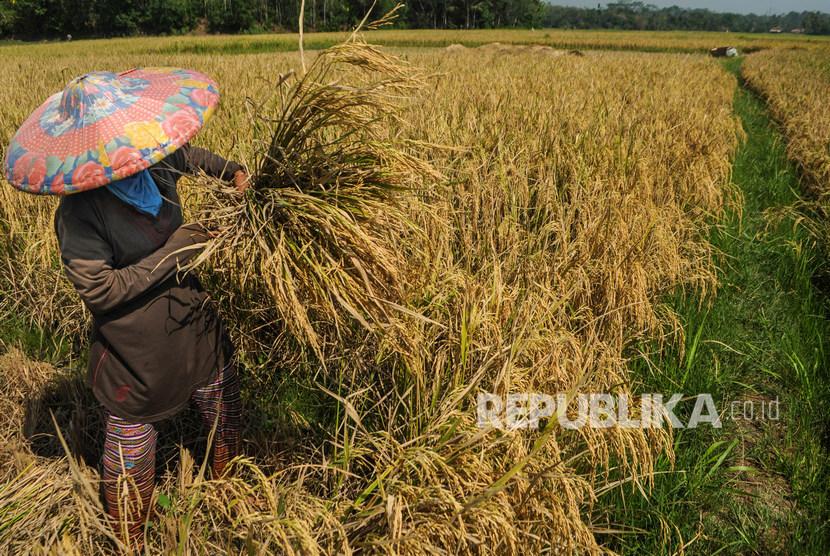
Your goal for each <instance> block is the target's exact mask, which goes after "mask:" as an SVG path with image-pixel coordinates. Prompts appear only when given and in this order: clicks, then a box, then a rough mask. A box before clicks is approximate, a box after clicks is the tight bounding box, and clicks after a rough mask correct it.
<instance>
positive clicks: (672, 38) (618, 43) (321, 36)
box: [3, 29, 830, 57]
mask: <svg viewBox="0 0 830 556" xmlns="http://www.w3.org/2000/svg"><path fill="white" fill-rule="evenodd" d="M366 35H367V38H368V40H370V41H371V42H375V43H377V44H383V45H387V46H419V47H443V46H448V45H450V44H454V43H459V44H463V45H465V46H480V45H482V44H487V43H491V42H503V43H515V44H541V45H547V46H551V47H554V48H568V49H589V50H590V49H602V50H640V51H670V52H705V51H707V50H709V49H710V48H713V47H715V46H727V45H728V46H736V47H737V48H739V49H740V50H742V51H754V50H761V49H768V48H811V47H815V46H821V45H830V37H818V36H805V35H792V34H781V35H778V34H749V33H712V32H699V31H694V32H690V31H603V30H590V31H577V30H562V29H539V30H532V31H531V30H504V29H496V30H470V31H463V30H428V31H425V30H387V31H374V32H369V33H366ZM345 36H346V35H345V34H344V33H309V34H307V35H306V47H307V48H309V49H317V48H326V47H328V46H331V45H333V44H335V43H337V42H339V41H341V40H342V39H343V38H344V37H345ZM297 39H298V37H297V35H296V34H267V35H207V36H184V37H142V38H127V39H109V40H104V39H101V40H79V41H73V42H71V43H68V44H67V43H54V42H48V43H41V44H38V45H34V44H30V43H26V44H23V43H17V44H13V45H9V46H6V47H4V49H3V54H4V55H23V56H28V55H32V54H37V53H42V54H45V55H49V56H59V57H64V56H74V55H78V54H81V53H87V52H94V51H95V50H96V49H102V48H106V51H107V52H108V53H111V54H126V53H130V54H150V53H156V54H173V53H180V54H210V53H224V54H235V53H256V52H269V51H288V50H295V49H296V48H297Z"/></svg>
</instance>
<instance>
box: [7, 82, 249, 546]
mask: <svg viewBox="0 0 830 556" xmlns="http://www.w3.org/2000/svg"><path fill="white" fill-rule="evenodd" d="M218 99H219V95H218V91H217V87H216V84H215V83H214V82H213V81H212V80H211V79H210V78H208V77H206V76H204V75H202V74H199V73H197V72H193V71H188V70H182V69H175V68H145V69H136V70H131V71H127V72H124V73H120V74H114V73H109V72H95V73H89V74H86V75H84V76H81V77H78V78H76V79H74V80H73V81H71V82H70V83H69V84H68V85H67V87H66V89H64V91H63V92H61V93H57V94H55V95H53V96H52V97H50V98H49V99H48V100H47V101H46V102H45V103H44V104H43V105H42V106H41V107H40V108H38V109H37V110H36V111H35V112H34V113H33V114H32V115H31V116H30V117H29V119H28V120H27V121H26V122H25V123H24V124H23V126H22V127H21V128H20V129H19V130H18V132H17V133H16V134H15V136H14V137H13V139H12V141H11V145H10V146H9V149H8V151H7V154H6V176H7V178H8V180H9V181H10V182H11V183H12V185H14V186H15V187H17V188H19V189H21V190H23V191H27V192H29V193H38V194H55V195H63V197H61V201H60V205H59V207H58V210H57V213H56V215H55V231H56V232H57V236H58V243H59V246H60V252H61V259H62V261H63V265H64V270H65V272H66V276H67V277H68V278H69V280H70V281H71V282H72V284H73V285H74V286H75V288H76V289H77V291H78V293H79V294H80V296H81V299H82V300H83V302H84V303H85V304H86V306H87V307H88V308H89V310H90V312H91V313H92V316H93V323H94V325H93V334H92V341H91V348H90V358H89V379H88V380H89V383H90V385H91V387H92V391H93V392H94V394H95V396H96V398H97V399H98V400H99V401H100V403H101V404H102V405H103V406H104V409H105V413H106V432H105V435H106V437H105V442H104V455H103V473H102V474H103V483H104V489H103V490H104V501H105V505H106V508H107V512H108V513H109V514H110V515H111V516H112V517H113V518H114V519H115V520H116V521H117V522H118V523H121V524H122V526H125V529H126V530H124V531H122V534H123V533H126V535H125V536H126V538H125V541H126V542H128V543H131V544H132V543H134V542H137V541H138V537H139V536H140V534H141V530H142V526H143V523H144V522H145V520H146V518H147V516H148V512H149V509H150V502H151V495H152V491H153V481H154V476H155V448H156V430H155V428H154V427H153V423H155V422H157V421H160V420H162V419H165V418H167V417H170V416H172V415H174V414H175V413H177V412H178V411H179V410H181V409H182V408H184V407H185V405H187V404H188V403H189V402H190V401H193V402H195V404H196V406H197V407H198V409H199V411H200V412H201V415H202V418H203V421H204V424H205V425H206V426H208V427H214V426H215V427H216V432H215V435H214V441H215V443H214V446H213V455H212V457H213V461H212V471H213V473H214V474H215V475H217V476H218V475H221V474H222V472H223V470H224V468H225V466H226V465H227V463H228V462H229V461H230V459H232V458H233V457H234V456H235V455H236V454H237V452H238V451H239V442H240V440H239V417H240V416H239V412H240V400H239V383H238V379H237V374H236V370H235V368H234V366H233V363H232V353H231V348H230V345H229V342H228V340H227V338H226V335H225V332H224V330H223V327H222V324H221V322H220V320H219V318H218V317H217V314H216V312H215V310H214V309H213V307H212V305H211V304H210V301H209V299H208V296H207V294H206V293H205V291H204V290H203V289H202V286H201V285H200V283H199V281H198V279H197V278H196V277H195V276H193V275H192V274H182V273H180V272H179V267H180V266H181V265H183V264H185V263H187V262H188V261H189V260H190V259H191V258H192V257H193V256H194V254H195V253H196V252H197V251H198V246H199V244H201V243H203V242H204V241H206V239H207V235H206V232H205V231H204V229H203V228H202V227H201V226H199V225H194V224H190V225H182V210H181V206H180V203H179V195H178V192H177V190H176V184H177V182H178V179H179V177H181V176H182V175H185V174H191V175H192V174H196V173H198V172H205V173H206V174H208V175H210V176H214V177H217V178H220V179H224V180H227V181H233V182H234V184H235V185H236V186H237V188H238V189H239V190H240V191H241V190H243V189H244V188H245V187H246V185H247V174H246V173H245V171H244V170H243V169H242V167H241V166H240V165H239V164H236V163H234V162H228V161H226V160H225V159H223V158H221V157H219V156H217V155H215V154H212V153H210V152H208V151H206V150H204V149H200V148H197V147H192V146H190V145H189V144H188V141H190V139H191V138H192V137H193V136H194V135H195V134H196V132H197V131H198V130H199V129H200V128H201V127H202V125H204V123H205V122H206V121H207V120H208V119H209V118H210V116H211V115H212V114H213V112H214V110H215V108H216V105H217V103H218ZM127 476H129V478H131V479H132V482H134V487H131V486H127V484H128V481H125V478H126V477H127ZM122 490H123V492H122ZM136 510H137V511H136Z"/></svg>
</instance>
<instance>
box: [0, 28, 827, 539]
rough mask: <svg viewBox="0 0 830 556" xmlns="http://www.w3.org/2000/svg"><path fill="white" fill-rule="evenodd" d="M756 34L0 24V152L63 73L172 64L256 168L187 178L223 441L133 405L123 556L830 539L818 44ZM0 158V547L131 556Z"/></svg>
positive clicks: (823, 90)
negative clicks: (68, 30) (224, 352)
mask: <svg viewBox="0 0 830 556" xmlns="http://www.w3.org/2000/svg"><path fill="white" fill-rule="evenodd" d="M761 37H762V38H755V36H748V38H746V39H744V37H741V40H746V41H747V43H746V45H744V44H743V43H742V44H741V46H742V47H743V46H746V48H750V47H753V48H758V49H763V50H761V51H760V52H757V53H752V54H749V55H748V56H745V57H743V56H742V57H739V58H737V59H729V60H728V61H726V62H722V61H720V60H716V59H714V58H710V57H708V56H706V55H705V51H706V50H708V48H707V47H708V45H710V44H712V40H713V39H712V38H711V37H710V36H708V34H705V33H701V34H688V33H687V34H666V33H663V34H661V33H611V32H608V33H605V32H602V33H600V32H596V33H588V32H574V33H570V32H563V31H549V32H548V31H534V32H530V31H527V32H518V31H517V32H513V31H505V32H503V35H498V34H497V32H470V33H469V34H465V33H461V32H455V33H450V32H446V33H438V32H429V31H424V32H419V31H372V32H369V33H367V34H366V35H365V36H364V38H363V39H358V40H357V41H354V40H353V41H352V42H350V43H345V46H344V45H343V43H341V41H343V40H345V38H346V37H345V36H342V35H335V34H321V35H319V36H317V35H315V34H311V35H309V36H307V37H306V39H305V40H306V48H307V49H306V51H305V54H304V58H301V55H300V54H299V53H298V52H297V51H294V50H292V49H293V45H294V44H295V42H294V41H295V40H296V37H294V36H291V35H285V36H283V35H273V36H272V35H269V36H254V37H245V38H238V37H193V38H191V37H180V38H167V39H152V38H142V39H118V40H113V41H111V42H107V41H75V42H73V43H71V44H68V45H61V44H43V45H26V46H25V47H24V46H21V45H11V46H0V54H2V55H0V75H3V76H4V80H5V83H4V85H5V86H4V87H2V88H0V149H6V147H7V145H9V143H10V141H11V139H12V136H13V135H14V133H15V131H16V130H17V129H18V127H19V126H20V125H21V123H22V122H23V121H24V120H25V119H26V117H27V116H28V115H29V114H30V113H31V112H32V111H33V110H35V109H36V108H37V107H38V106H39V104H40V103H41V102H42V101H43V100H44V99H46V98H47V97H48V96H49V95H51V94H54V93H56V92H58V91H61V90H62V89H63V87H64V86H65V85H66V83H67V82H68V81H69V80H70V79H71V78H72V77H74V76H77V75H82V74H85V73H87V72H90V71H93V70H105V71H121V70H124V69H127V68H131V67H151V66H173V67H182V68H190V69H193V70H197V71H199V72H203V73H204V74H206V75H208V76H210V77H212V78H213V79H215V80H216V83H217V84H218V89H219V91H220V93H221V101H220V103H219V107H218V109H217V110H216V113H215V115H213V118H212V120H211V121H210V122H209V123H208V124H207V125H206V126H205V128H204V130H203V131H202V132H200V133H199V134H198V135H197V136H196V138H195V139H194V140H193V144H194V145H197V146H201V147H204V148H207V149H209V150H211V151H213V152H215V153H220V154H222V155H223V156H225V157H227V158H229V159H232V160H236V161H238V162H240V163H242V164H243V165H244V166H245V167H246V168H248V170H249V172H250V173H251V176H252V181H251V186H250V187H249V189H248V190H247V191H245V193H244V194H243V195H242V196H240V195H237V194H234V193H232V192H229V191H228V190H227V188H226V187H224V186H223V185H221V184H219V183H218V182H217V181H216V180H215V179H211V178H209V177H207V176H204V175H199V176H194V177H189V176H188V177H184V178H182V180H181V181H179V188H180V189H179V191H180V194H181V196H182V204H183V208H184V212H185V221H199V222H202V223H203V224H204V225H205V226H206V227H207V228H208V229H209V230H211V233H210V237H209V239H208V240H207V241H206V246H205V247H206V248H205V250H204V251H203V252H202V254H201V255H199V256H198V257H196V258H195V259H194V261H193V263H192V264H191V265H190V266H189V267H188V269H187V270H188V271H189V272H191V273H194V274H197V275H198V276H199V278H200V280H201V282H202V283H203V284H204V287H205V289H206V290H207V291H208V293H209V294H210V296H211V298H212V299H213V301H214V302H215V303H216V306H217V307H218V310H219V314H220V315H221V318H222V320H223V321H224V323H225V324H226V326H227V328H228V331H229V334H230V336H231V339H232V341H233V343H234V345H235V346H236V359H237V361H238V368H239V374H240V378H241V382H242V424H243V426H242V442H243V448H242V454H241V455H240V456H238V457H237V458H235V459H234V460H233V461H232V462H231V464H230V465H229V467H228V468H227V469H226V470H225V472H224V473H223V474H221V475H218V476H217V475H215V474H211V473H210V470H209V469H208V468H207V466H206V465H205V464H204V462H205V461H207V459H206V456H207V454H206V447H205V446H206V444H208V445H209V444H210V442H207V443H206V440H210V438H212V435H211V431H210V430H206V429H205V427H203V426H201V425H200V422H199V420H198V418H197V417H196V416H195V414H191V413H193V412H191V411H185V412H183V413H181V414H179V415H178V416H176V417H174V418H171V419H167V420H164V421H162V422H159V423H158V424H157V427H156V428H157V430H158V432H159V440H158V448H157V450H158V452H157V460H156V462H157V463H156V480H155V487H154V490H153V495H152V496H153V498H152V504H153V513H154V516H153V518H152V519H150V520H149V521H147V522H146V523H144V524H143V527H142V533H141V537H142V543H141V544H142V547H141V549H140V550H141V551H142V553H147V554H171V553H176V554H390V555H391V554H411V555H419V554H436V555H437V554H609V553H620V554H712V553H716V552H718V553H721V554H823V553H826V551H827V549H828V548H830V530H828V527H827V523H828V519H830V499H829V498H828V496H830V458H829V457H828V445H827V434H826V431H827V426H828V425H830V421H828V417H827V415H828V412H827V409H828V403H830V392H828V387H827V384H826V383H827V378H828V377H827V363H828V361H827V353H826V351H827V350H826V346H825V342H826V339H827V333H828V331H830V328H828V326H827V323H826V318H825V317H826V314H827V303H826V298H825V293H826V292H825V290H824V287H823V286H822V282H821V281H820V280H816V279H815V278H816V277H818V276H819V275H821V274H822V269H823V268H824V265H825V263H824V261H823V258H824V256H825V255H824V253H825V251H824V249H823V245H822V243H821V241H820V240H818V239H816V238H817V235H816V233H815V230H816V229H817V228H818V227H820V226H821V224H822V223H823V222H822V221H821V219H822V216H821V214H820V213H819V212H818V211H816V210H815V209H814V208H813V209H811V210H808V208H807V205H806V204H805V200H806V199H807V198H808V195H809V194H808V189H809V188H808V187H807V184H808V183H809V184H810V185H814V184H815V183H816V180H818V181H819V182H821V180H824V181H825V182H826V176H827V173H826V169H827V168H826V164H824V166H822V162H821V161H820V158H821V149H822V145H823V149H824V154H827V149H828V144H827V141H828V137H827V134H826V133H823V132H822V131H821V125H820V123H818V122H819V121H820V118H821V114H824V113H826V104H827V101H828V100H830V98H828V96H830V89H828V87H827V86H826V85H827V83H826V82H827V80H826V79H825V81H821V77H820V76H822V75H823V77H826V75H825V74H826V72H825V74H822V73H821V72H822V71H824V70H826V69H827V68H828V67H830V58H828V56H830V54H829V53H830V50H826V49H824V48H823V47H822V46H820V45H819V46H817V45H816V44H814V43H815V41H813V40H808V39H804V40H803V41H802V42H798V41H796V40H795V39H792V38H774V37H767V36H761ZM289 38H290V42H288V41H289ZM363 40H365V41H367V43H369V44H366V43H364V42H362V41H363ZM496 42H499V43H501V44H500V45H493V44H491V43H496ZM783 42H787V43H788V44H786V45H784V44H782V43H783ZM790 42H792V43H793V44H794V45H795V44H797V45H798V47H799V48H800V49H801V50H783V48H789V43H790ZM454 43H457V44H459V46H456V47H452V48H446V47H447V45H448V44H454ZM756 43H757V44H756ZM370 44H378V45H380V46H378V47H373V46H370ZM461 45H464V46H461ZM509 45H512V46H509ZM110 47H111V48H110ZM318 48H328V50H320V49H318ZM574 49H579V50H578V51H574ZM750 49H752V48H750ZM113 53H117V56H114V55H113ZM50 58H52V59H54V60H57V63H55V64H47V63H44V60H47V59H50ZM56 68H59V69H56ZM742 71H743V74H744V75H745V76H746V79H747V81H748V83H749V84H750V85H751V86H752V89H751V90H750V89H749V88H748V87H747V85H746V84H745V83H744V81H743V78H742V77H741V72H742ZM787 72H794V73H795V72H800V75H802V76H807V77H804V79H803V80H801V81H800V83H803V84H804V92H803V93H798V94H796V95H795V97H794V98H790V99H784V98H783V93H782V92H781V91H783V90H784V89H785V87H783V86H780V85H775V84H768V83H767V81H765V80H764V77H763V76H764V75H771V74H775V75H776V76H778V77H779V78H782V79H795V77H793V78H788V77H784V76H787V75H789V74H788V73H787ZM756 90H757V91H760V93H761V94H762V96H757V95H756V93H755V92H753V91H756ZM767 101H768V102H769V113H768V112H767V110H768V109H767V106H766V104H765V103H766V102H767ZM808 114H813V115H814V116H808ZM770 117H773V118H775V121H779V122H781V127H780V128H779V127H778V126H777V125H776V124H775V123H774V121H773V120H771V119H770ZM825 127H826V126H825ZM148 133H149V132H148ZM822 133H823V134H822ZM101 148H102V149H105V147H104V146H102V147H101ZM811 153H812V154H811ZM0 155H3V156H5V155H6V152H5V151H4V150H0ZM788 156H789V158H788ZM793 161H794V162H795V163H793ZM825 162H826V161H825ZM44 164H45V167H46V168H47V170H46V171H47V172H51V171H52V169H50V168H51V167H50V165H52V164H53V162H52V161H50V160H48V159H47V160H45V161H44ZM35 169H36V167H35V166H34V165H32V166H30V167H27V169H26V170H25V173H27V175H28V176H31V175H32V172H34V171H35ZM0 182H2V183H0V186H2V187H0V436H2V445H0V552H2V553H8V554H20V553H36V554H64V553H66V554H122V553H130V551H131V548H130V547H129V546H128V545H127V544H126V543H125V542H124V539H123V538H122V537H120V536H119V535H118V534H117V532H114V530H113V528H112V526H111V524H110V523H109V522H108V518H107V514H106V512H105V509H104V507H103V505H102V501H101V497H100V494H99V492H100V489H101V474H100V473H101V470H100V462H101V457H102V452H103V445H102V444H103V427H104V420H105V414H104V410H103V408H102V407H101V405H100V404H99V403H98V401H97V400H96V399H95V397H94V396H93V394H92V392H91V391H90V389H89V388H88V387H87V386H86V384H85V381H86V372H87V371H86V369H87V365H88V360H89V357H90V353H89V352H90V349H89V346H90V344H89V335H90V331H91V328H92V324H93V319H92V317H91V315H90V313H89V311H88V310H87V308H86V307H85V306H84V304H83V303H82V302H81V298H80V297H78V294H77V293H76V291H75V289H74V288H73V285H72V283H70V281H69V280H67V278H66V275H65V273H64V269H63V267H62V266H63V265H62V262H61V258H60V253H59V250H58V241H57V238H56V235H55V224H54V215H55V209H56V207H57V204H58V202H57V199H56V197H55V196H48V195H28V194H25V193H22V192H20V191H17V190H15V189H14V188H12V187H11V186H10V184H9V183H6V182H5V181H3V180H2V179H0ZM819 185H820V184H819ZM78 195H84V193H79V194H78ZM676 394H677V396H675V395H676ZM658 396H660V398H658ZM670 400H673V401H671V402H670ZM553 401H555V407H554V406H553V404H552V403H551V402H553ZM583 406H584V407H583ZM623 408H625V409H623ZM583 410H584V411H583ZM581 416H587V420H583V421H581V420H580V419H581ZM116 530H117V528H116Z"/></svg>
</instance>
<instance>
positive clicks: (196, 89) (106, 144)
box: [5, 68, 219, 195]
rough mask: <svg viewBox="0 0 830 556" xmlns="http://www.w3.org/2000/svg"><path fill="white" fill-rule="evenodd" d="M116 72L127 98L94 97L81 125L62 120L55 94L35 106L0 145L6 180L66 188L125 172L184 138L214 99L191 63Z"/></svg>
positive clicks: (55, 190) (212, 86) (49, 190)
mask: <svg viewBox="0 0 830 556" xmlns="http://www.w3.org/2000/svg"><path fill="white" fill-rule="evenodd" d="M118 78H119V79H123V80H124V82H128V83H130V89H129V95H126V97H125V98H127V99H128V100H127V101H123V100H122V99H118V100H117V101H116V102H115V103H114V102H110V101H107V99H103V100H98V101H96V103H95V106H92V107H86V108H87V111H86V114H87V115H86V116H85V120H84V121H83V122H82V123H80V124H79V123H78V122H66V120H65V119H64V120H61V117H60V103H61V96H62V93H56V94H54V95H52V96H51V97H49V98H48V99H47V100H46V102H44V103H43V104H42V105H41V106H40V107H39V108H37V109H36V110H35V111H34V112H33V113H32V114H31V115H30V116H29V118H28V119H27V120H26V121H25V122H24V123H23V125H22V126H21V127H20V129H19V130H18V131H17V133H15V135H14V137H12V140H11V144H10V145H9V148H8V150H7V151H6V160H5V173H6V178H7V179H8V180H9V182H10V183H11V184H12V185H13V186H14V187H16V188H18V189H20V190H21V191H25V192H28V193H34V194H42V195H68V194H71V193H78V192H81V191H88V190H90V189H95V188H97V187H101V186H104V185H107V184H109V183H111V182H113V181H116V180H119V179H123V178H126V177H129V176H131V175H133V174H136V173H138V172H140V171H142V170H144V169H146V168H148V167H150V166H152V165H153V164H155V163H157V162H159V161H160V160H162V159H163V158H164V157H166V156H168V155H170V154H171V153H173V152H175V151H176V150H177V149H179V148H180V147H181V146H182V145H184V144H185V143H187V142H188V141H190V140H191V139H192V138H193V137H194V136H195V135H196V133H198V131H199V130H200V129H201V128H202V126H204V125H205V123H207V121H208V120H209V119H210V117H211V116H212V115H213V113H214V112H215V109H216V106H217V105H218V103H219V89H218V87H217V85H216V82H214V81H213V80H212V79H210V78H209V77H207V76H206V75H204V74H202V73H199V72H196V71H192V70H186V69H180V68H140V69H134V70H129V71H126V72H123V73H120V74H118Z"/></svg>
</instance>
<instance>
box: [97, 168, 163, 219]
mask: <svg viewBox="0 0 830 556" xmlns="http://www.w3.org/2000/svg"><path fill="white" fill-rule="evenodd" d="M107 189H109V190H110V192H111V193H112V194H113V195H115V196H116V197H118V198H119V199H121V200H122V201H124V202H125V203H127V204H128V205H131V206H132V207H134V208H135V209H136V210H138V211H139V212H143V213H144V214H148V215H150V216H152V217H153V218H156V217H158V215H159V211H160V210H161V193H159V188H158V187H157V186H156V182H155V181H153V176H151V175H150V171H149V170H142V171H141V172H139V173H137V174H135V175H132V176H130V177H128V178H124V179H123V180H118V181H114V182H112V183H110V184H109V185H107Z"/></svg>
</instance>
